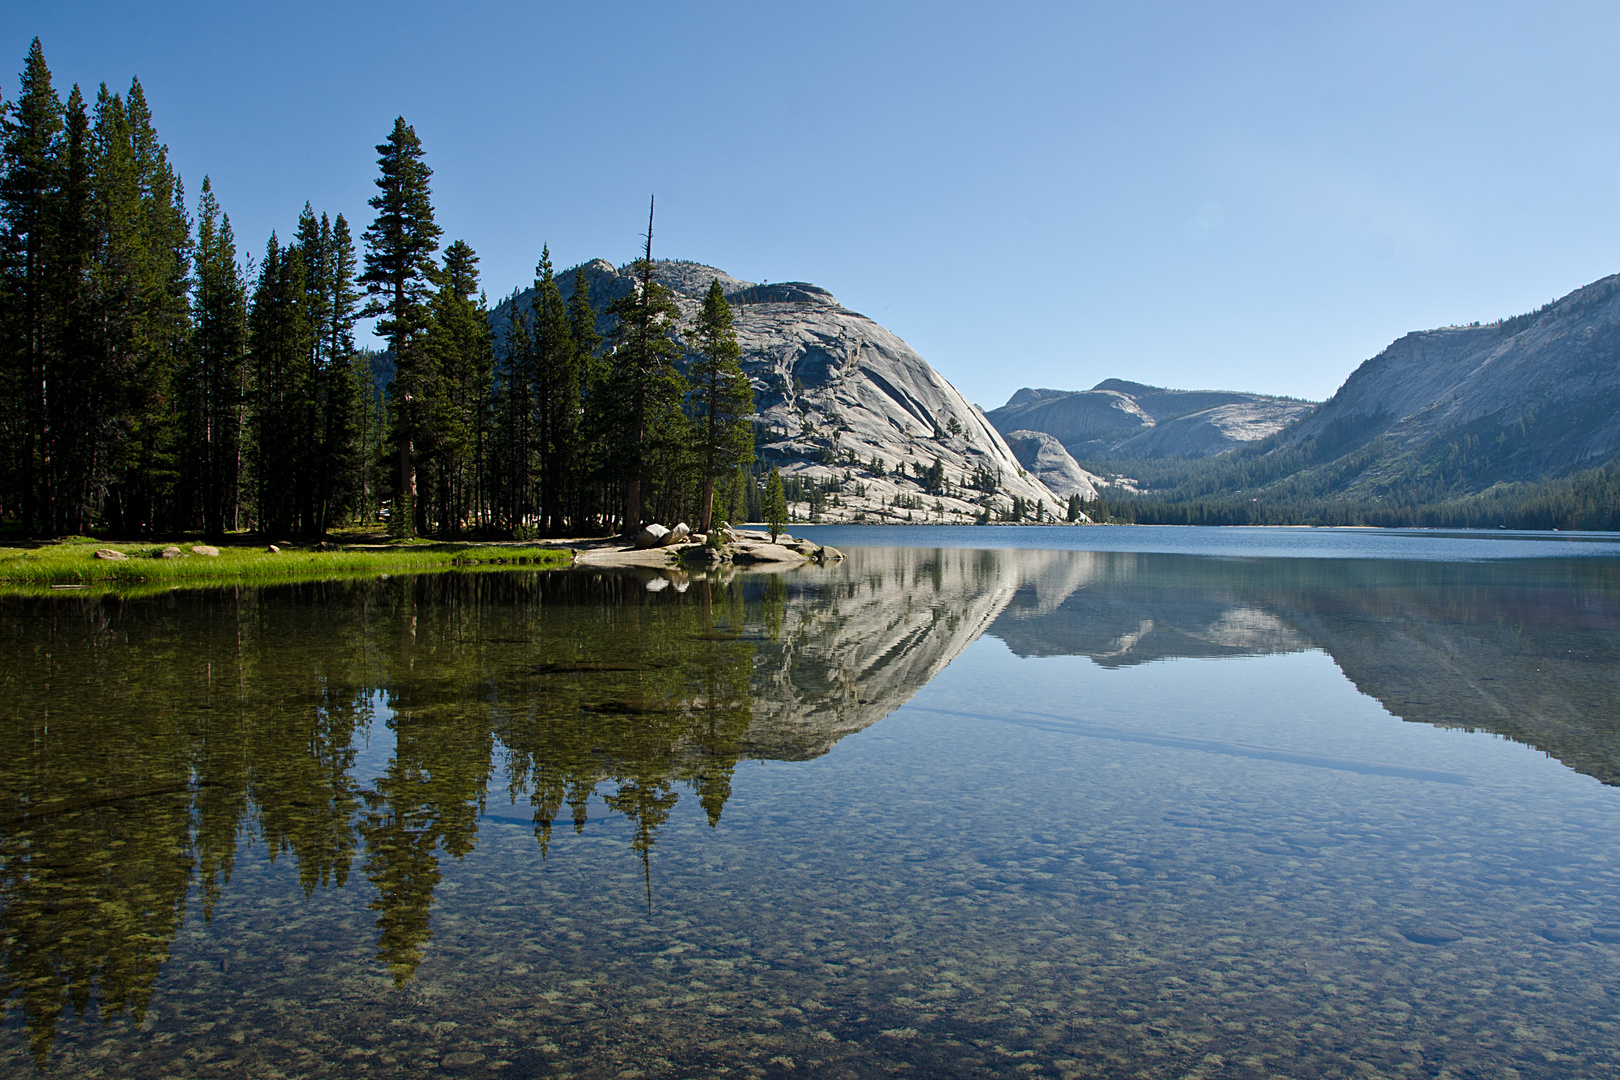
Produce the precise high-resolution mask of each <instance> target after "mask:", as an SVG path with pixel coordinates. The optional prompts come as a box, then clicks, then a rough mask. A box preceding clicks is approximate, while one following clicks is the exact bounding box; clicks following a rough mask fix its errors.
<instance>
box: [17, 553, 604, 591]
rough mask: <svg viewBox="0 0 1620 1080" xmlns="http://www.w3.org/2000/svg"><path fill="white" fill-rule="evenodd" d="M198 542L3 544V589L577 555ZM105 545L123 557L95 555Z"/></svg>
mask: <svg viewBox="0 0 1620 1080" xmlns="http://www.w3.org/2000/svg"><path fill="white" fill-rule="evenodd" d="M197 543H199V542H198V541H189V540H188V541H185V542H181V543H177V544H175V545H174V546H176V547H178V548H179V549H180V551H181V552H182V553H183V554H182V556H181V557H179V558H170V559H165V558H162V557H161V555H160V553H161V552H162V551H163V549H164V548H165V547H167V546H169V545H168V544H166V543H162V542H145V543H132V544H126V543H106V542H102V541H97V540H81V539H74V540H67V541H60V542H56V543H47V544H39V545H30V546H23V545H7V546H0V595H13V596H15V595H40V594H47V593H50V594H61V593H65V592H79V591H94V592H118V593H132V592H155V591H162V590H166V589H171V588H206V587H209V586H213V585H271V584H280V583H284V582H293V581H323V580H328V579H335V578H364V577H378V576H382V575H387V574H406V573H431V572H434V571H462V570H497V569H510V568H512V567H514V566H523V567H532V568H536V569H556V568H561V567H566V566H570V565H572V563H573V553H572V552H571V551H567V550H564V549H561V548H548V547H545V546H543V545H540V544H481V543H424V542H422V541H404V542H396V543H391V544H367V545H363V546H349V547H344V546H336V545H330V544H329V545H327V546H325V547H324V548H317V547H315V546H308V547H299V546H284V547H282V549H281V551H279V552H272V551H270V550H269V548H268V545H264V544H255V545H251V546H249V545H246V544H235V545H228V546H227V545H221V546H220V547H219V549H218V550H219V554H218V555H213V556H210V555H199V554H194V553H193V552H192V547H193V546H194V545H195V544H197ZM104 549H111V550H113V551H119V552H122V553H123V554H124V555H126V556H128V557H127V558H125V559H120V560H109V559H100V558H97V557H96V552H97V551H100V550H104Z"/></svg>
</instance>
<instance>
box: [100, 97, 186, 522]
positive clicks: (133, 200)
mask: <svg viewBox="0 0 1620 1080" xmlns="http://www.w3.org/2000/svg"><path fill="white" fill-rule="evenodd" d="M95 113H96V115H95V126H94V129H93V131H92V153H91V163H92V164H91V199H92V206H93V209H94V214H93V220H94V222H95V225H96V228H97V234H98V235H97V250H96V260H95V264H94V266H93V270H92V273H93V281H92V285H91V288H92V289H93V293H94V304H95V310H94V311H93V317H94V318H95V319H96V320H97V326H96V340H95V342H94V347H95V352H96V355H95V357H94V360H93V362H94V364H95V366H96V368H97V370H98V374H99V375H100V378H101V380H102V381H103V382H104V386H103V389H102V392H101V394H100V395H99V397H100V401H99V402H98V404H99V405H100V409H99V415H98V416H97V417H96V419H97V420H98V421H99V423H98V430H97V433H96V434H97V438H98V441H99V442H100V444H101V445H100V446H99V447H98V448H97V457H98V460H97V462H96V464H95V468H96V471H97V472H99V473H100V474H101V476H102V478H103V479H102V486H103V490H104V493H105V494H104V498H105V499H106V506H105V509H104V510H103V517H104V518H105V519H106V521H107V522H108V524H109V526H110V527H111V528H112V530H113V531H114V532H115V533H118V534H122V535H137V534H145V533H150V532H152V531H153V530H154V529H157V528H160V527H163V526H165V525H168V524H170V522H169V521H168V520H167V519H166V514H167V511H168V509H169V507H168V506H167V505H166V504H167V500H168V497H169V496H170V495H171V494H172V492H173V489H174V486H175V484H174V482H175V478H176V469H175V449H176V443H177V437H178V432H179V427H180V424H179V420H180V412H179V409H178V407H177V406H178V402H177V400H176V397H175V395H174V392H173V390H174V385H173V384H174V378H175V374H176V369H177V367H178V366H179V361H180V358H181V353H182V351H183V350H184V349H185V348H186V347H187V339H188V337H189V334H190V326H189V322H190V302H189V299H190V297H189V294H190V279H189V277H190V242H191V229H190V225H189V223H188V221H187V219H186V211H185V200H184V192H183V190H182V188H181V185H180V182H179V178H178V177H177V176H176V175H175V174H174V170H173V169H172V168H170V166H169V163H168V149H167V147H165V146H163V144H162V143H160V142H159V141H158V138H157V132H156V131H155V130H154V129H153V126H152V114H151V110H150V109H149V108H148V107H147V104H146V96H145V94H144V92H143V91H142V89H141V84H140V82H139V80H135V81H133V82H131V84H130V88H129V94H128V96H127V98H120V97H119V96H117V95H114V94H110V93H108V91H107V88H106V87H105V86H103V87H102V88H101V91H100V93H99V95H98V96H97V100H96V110H95Z"/></svg>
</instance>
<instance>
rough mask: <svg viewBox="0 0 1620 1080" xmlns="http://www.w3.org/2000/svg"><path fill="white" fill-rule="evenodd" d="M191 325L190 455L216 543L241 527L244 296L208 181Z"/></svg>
mask: <svg viewBox="0 0 1620 1080" xmlns="http://www.w3.org/2000/svg"><path fill="white" fill-rule="evenodd" d="M192 327H193V338H192V356H193V360H192V363H193V377H192V388H191V394H190V401H191V408H190V410H189V413H190V425H189V426H190V438H189V439H188V440H187V442H188V450H189V454H188V457H189V458H190V459H191V462H192V465H191V468H192V473H193V476H194V477H195V480H194V484H193V486H194V489H195V494H196V500H197V504H198V512H199V514H200V516H201V518H202V526H203V531H204V532H205V533H206V535H207V536H208V537H209V538H210V539H218V538H220V537H222V536H223V535H224V533H225V530H226V529H228V528H235V527H236V525H237V520H236V511H237V498H238V492H239V488H240V475H241V455H242V445H241V443H242V408H243V406H244V404H245V394H244V391H245V384H244V380H245V376H246V372H245V353H246V351H247V297H246V290H245V287H244V285H243V282H242V272H241V269H240V268H239V267H238V266H237V261H236V239H235V237H234V235H233V234H232V232H231V219H230V216H229V215H227V214H225V213H224V212H223V211H221V210H220V208H219V202H218V200H217V199H215V197H214V192H213V188H212V186H211V184H210V182H209V180H208V178H207V177H204V178H203V186H202V198H201V200H200V201H199V202H198V204H197V264H196V288H195V290H194V291H193V294H192Z"/></svg>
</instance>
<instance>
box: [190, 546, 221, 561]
mask: <svg viewBox="0 0 1620 1080" xmlns="http://www.w3.org/2000/svg"><path fill="white" fill-rule="evenodd" d="M191 553H192V554H193V555H206V556H208V557H209V558H210V559H213V558H217V557H218V556H219V548H217V547H212V546H210V545H208V544H192V545H191Z"/></svg>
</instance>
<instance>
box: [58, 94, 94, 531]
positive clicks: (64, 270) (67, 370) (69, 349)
mask: <svg viewBox="0 0 1620 1080" xmlns="http://www.w3.org/2000/svg"><path fill="white" fill-rule="evenodd" d="M62 142H63V145H62V158H61V162H62V172H61V181H62V188H61V198H60V200H58V202H57V207H56V223H55V235H56V258H55V260H54V261H55V268H54V272H53V273H52V277H51V307H52V310H53V312H54V313H55V320H56V325H55V328H54V330H55V333H54V338H55V349H56V373H55V374H56V378H55V380H54V388H53V391H52V393H51V395H50V402H49V403H48V411H47V414H46V418H47V422H48V423H49V424H50V428H51V438H50V460H49V461H48V462H44V464H45V465H46V466H48V468H47V470H46V472H45V478H46V484H47V489H48V495H49V500H48V501H49V506H48V507H47V512H48V514H49V515H50V516H51V518H52V521H51V523H49V525H48V531H51V532H55V533H58V534H62V533H67V534H78V533H84V532H88V531H89V529H90V526H91V523H92V522H97V523H99V522H98V518H99V516H100V502H99V494H98V493H99V490H100V489H99V485H98V483H97V470H96V468H95V461H96V451H97V448H98V446H99V439H98V437H97V436H98V430H99V423H100V419H99V418H100V413H101V408H102V406H101V395H102V380H101V379H100V378H99V377H98V374H99V369H98V368H97V366H96V364H95V359H96V354H97V349H96V340H97V336H98V332H99V331H98V324H97V322H96V319H95V307H94V305H93V302H92V300H93V296H94V294H93V292H92V289H91V285H92V281H93V276H94V275H93V270H94V266H95V258H96V246H97V245H96V239H97V230H96V223H95V216H94V210H95V208H94V205H93V202H92V193H93V183H92V175H91V168H92V160H91V153H92V146H91V133H90V118H89V115H88V114H87V111H86V108H85V103H84V95H83V94H81V93H80V92H79V88H78V86H74V87H73V90H72V92H71V93H69V94H68V101H67V108H66V110H65V116H64V135H63V140H62Z"/></svg>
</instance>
